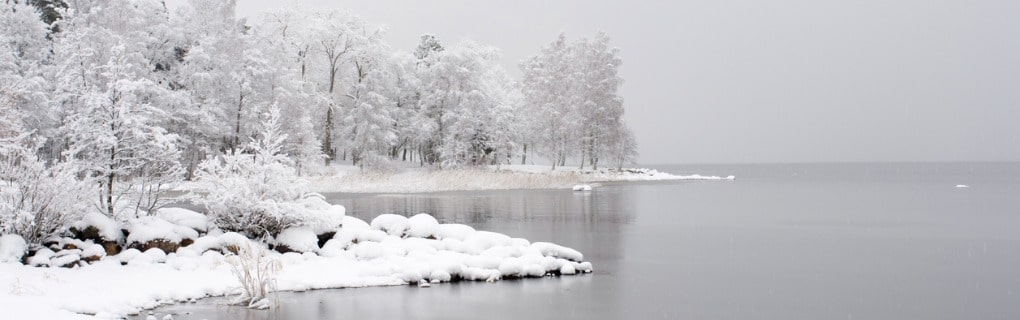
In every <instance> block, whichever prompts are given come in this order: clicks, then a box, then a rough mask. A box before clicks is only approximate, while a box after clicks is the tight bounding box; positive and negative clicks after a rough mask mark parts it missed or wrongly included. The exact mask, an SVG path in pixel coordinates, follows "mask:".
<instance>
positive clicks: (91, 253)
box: [81, 244, 106, 261]
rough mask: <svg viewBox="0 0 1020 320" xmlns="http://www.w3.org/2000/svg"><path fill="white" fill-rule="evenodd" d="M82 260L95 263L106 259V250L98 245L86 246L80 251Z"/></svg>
mask: <svg viewBox="0 0 1020 320" xmlns="http://www.w3.org/2000/svg"><path fill="white" fill-rule="evenodd" d="M81 256H82V259H84V260H88V261H96V260H99V259H102V258H103V257H106V249H105V248H103V246H101V245H98V244H88V245H86V246H85V247H84V248H82V250H81Z"/></svg>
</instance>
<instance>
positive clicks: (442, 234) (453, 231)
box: [436, 223, 475, 241]
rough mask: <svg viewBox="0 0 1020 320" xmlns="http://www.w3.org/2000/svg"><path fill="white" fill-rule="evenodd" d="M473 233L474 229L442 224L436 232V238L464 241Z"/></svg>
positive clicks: (455, 224)
mask: <svg viewBox="0 0 1020 320" xmlns="http://www.w3.org/2000/svg"><path fill="white" fill-rule="evenodd" d="M473 233H475V228H472V227H471V226H469V225H464V224H459V223H444V224H441V225H439V228H438V229H437V230H436V237H437V238H439V239H441V240H442V239H456V240H460V241H464V239H467V237H468V236H470V235H471V234H473Z"/></svg>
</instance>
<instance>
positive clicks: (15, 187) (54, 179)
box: [0, 136, 92, 244]
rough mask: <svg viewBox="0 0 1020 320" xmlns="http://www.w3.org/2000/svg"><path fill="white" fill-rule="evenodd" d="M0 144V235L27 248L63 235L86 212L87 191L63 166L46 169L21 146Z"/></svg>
mask: <svg viewBox="0 0 1020 320" xmlns="http://www.w3.org/2000/svg"><path fill="white" fill-rule="evenodd" d="M3 140H4V141H0V234H8V233H9V234H17V235H20V236H21V237H22V238H24V239H25V241H28V243H30V244H38V243H41V242H42V241H43V240H44V239H46V238H49V237H51V236H54V235H57V234H58V233H60V232H62V231H64V229H65V228H66V227H67V225H68V223H70V222H73V221H75V220H77V219H78V218H79V217H81V216H82V214H84V213H85V212H86V210H88V207H87V200H89V199H92V198H91V197H89V194H90V193H89V191H91V188H89V186H88V185H86V184H85V183H84V182H82V180H80V179H78V177H77V176H76V175H75V170H72V169H71V168H70V167H69V166H67V165H65V164H57V165H54V166H46V164H45V163H43V162H42V161H40V160H39V159H38V158H37V157H36V155H35V153H34V152H33V151H32V150H31V149H30V148H28V147H25V146H24V144H23V143H22V141H23V140H27V138H25V137H24V136H20V137H15V138H6V139H3Z"/></svg>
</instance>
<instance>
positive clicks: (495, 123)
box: [0, 0, 636, 215]
mask: <svg viewBox="0 0 1020 320" xmlns="http://www.w3.org/2000/svg"><path fill="white" fill-rule="evenodd" d="M0 1H2V2H0V37H2V38H0V108H2V109H0V112H2V114H0V125H2V127H0V144H2V145H0V148H2V149H3V154H2V155H0V157H2V158H3V160H4V163H5V164H4V165H5V167H4V168H3V169H4V171H5V173H4V174H5V175H4V176H3V177H2V178H3V179H5V181H7V183H8V184H16V182H15V178H14V177H13V176H12V173H11V172H15V171H18V170H22V171H23V169H24V168H25V167H26V166H34V167H32V168H34V169H33V170H42V171H40V174H43V175H50V176H60V177H63V178H67V177H77V178H78V179H79V180H83V181H84V183H86V184H87V185H91V186H99V188H98V189H99V190H98V194H99V196H98V198H99V201H98V204H97V205H95V207H97V208H100V210H102V211H103V212H107V213H109V214H111V215H112V214H113V212H114V211H115V209H116V208H115V207H116V206H118V205H120V203H123V202H125V199H131V201H130V202H133V203H134V206H135V208H136V209H138V208H140V209H142V210H145V209H151V208H153V207H155V206H157V205H158V203H159V198H160V194H161V191H162V190H164V189H165V188H166V186H168V185H172V184H173V183H175V182H179V181H181V180H190V179H192V178H193V177H195V175H196V170H198V169H199V168H200V167H201V166H200V165H201V164H202V163H203V161H220V162H222V160H221V159H222V157H223V156H227V155H238V154H254V153H256V152H258V150H253V149H252V147H251V146H253V145H255V144H253V143H252V141H255V140H256V139H261V138H264V137H263V135H264V132H265V131H266V130H267V129H266V128H265V124H266V123H270V122H268V118H269V117H270V115H273V114H279V116H278V118H279V119H274V120H273V121H275V122H274V123H278V124H279V128H278V129H274V130H277V131H279V132H278V133H279V138H280V143H279V148H278V150H277V151H274V152H278V153H279V155H282V156H285V157H286V158H288V164H289V165H290V166H292V167H294V168H296V170H297V172H298V173H299V174H309V173H311V172H314V171H315V170H317V169H318V168H322V166H323V165H328V164H330V163H331V162H332V161H336V160H349V161H352V162H353V163H354V164H356V165H359V166H362V167H364V168H366V169H387V168H391V167H397V164H399V162H401V161H406V162H416V163H417V164H419V165H421V166H435V167H440V168H446V167H457V166H474V165H490V164H505V163H517V162H518V161H520V162H521V163H526V162H528V160H529V159H533V158H534V157H535V155H537V156H539V157H542V158H545V159H550V160H551V161H552V163H553V165H554V166H555V165H565V164H567V161H568V160H575V161H577V162H576V163H579V164H580V165H581V166H582V167H584V166H592V167H596V166H605V165H606V164H611V165H616V166H619V165H622V164H623V163H627V162H632V161H633V160H634V159H635V157H636V145H635V142H634V138H633V136H632V135H631V133H630V131H629V130H628V129H627V126H626V125H625V124H624V123H623V120H622V115H623V103H622V100H621V99H620V97H619V96H618V95H617V90H618V88H619V85H620V83H621V82H622V80H621V79H620V77H619V76H618V74H617V68H618V67H619V66H620V59H619V56H618V53H617V51H616V49H614V48H612V47H611V46H610V45H609V38H608V37H607V36H605V35H604V34H598V35H597V36H595V37H594V38H592V39H582V40H579V41H576V42H572V43H571V42H568V41H567V40H566V39H565V38H564V37H563V36H560V37H559V39H557V40H556V41H555V42H553V43H551V44H550V45H548V46H547V47H545V48H544V49H543V50H542V52H541V53H539V54H537V55H535V56H534V57H531V58H530V59H528V60H527V61H525V62H523V63H522V64H521V66H520V67H521V70H522V72H523V74H524V77H523V79H522V80H521V81H519V82H518V81H515V80H514V79H513V78H512V77H510V76H509V75H508V73H507V72H506V70H504V69H502V68H501V67H500V66H499V63H498V61H499V53H498V50H497V49H495V48H492V47H489V46H485V45H481V44H477V43H473V42H464V43H459V44H456V45H453V46H447V45H446V44H443V43H442V42H441V41H440V40H439V39H438V38H437V37H435V36H432V35H424V36H422V38H421V43H420V44H419V45H418V47H417V48H414V49H413V51H410V52H405V51H400V50H395V49H394V48H392V47H391V46H390V45H388V44H387V43H386V42H385V41H383V29H382V28H381V27H379V26H375V25H372V24H369V23H367V22H365V21H363V20H361V19H360V18H359V17H357V16H354V15H351V14H349V13H347V12H344V11H337V10H326V11H315V12H304V11H296V10H290V9H284V10H276V11H270V12H266V13H265V14H263V15H261V16H260V17H258V18H257V19H256V20H257V21H247V20H245V19H239V18H237V17H236V16H235V13H234V11H235V10H234V9H235V3H236V1H221V0H192V1H189V3H188V4H187V5H184V6H182V7H181V8H178V9H177V10H174V11H172V12H171V10H168V9H167V7H166V6H165V4H164V3H163V2H161V1H156V0H78V1H70V2H63V1H60V0H36V1H29V0H0ZM32 162H38V163H41V166H42V167H39V166H40V165H35V164H31V165H30V164H29V163H32ZM47 170H48V171H47ZM93 188H94V187H93Z"/></svg>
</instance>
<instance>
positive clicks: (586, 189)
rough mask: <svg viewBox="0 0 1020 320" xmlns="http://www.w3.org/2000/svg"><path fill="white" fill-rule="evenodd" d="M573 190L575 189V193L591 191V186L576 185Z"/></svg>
mask: <svg viewBox="0 0 1020 320" xmlns="http://www.w3.org/2000/svg"><path fill="white" fill-rule="evenodd" d="M573 189H574V191H591V185H589V184H579V185H575V186H574V188H573Z"/></svg>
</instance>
